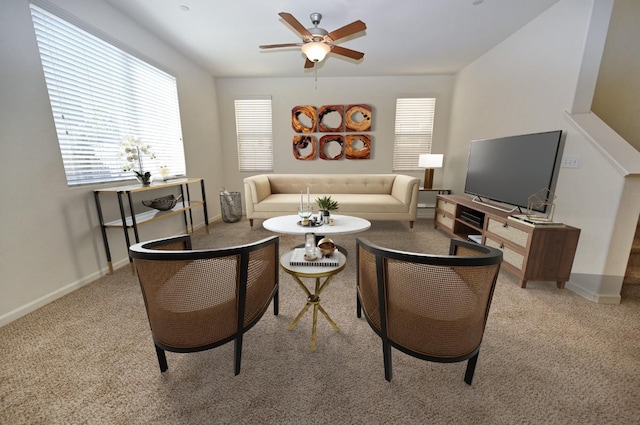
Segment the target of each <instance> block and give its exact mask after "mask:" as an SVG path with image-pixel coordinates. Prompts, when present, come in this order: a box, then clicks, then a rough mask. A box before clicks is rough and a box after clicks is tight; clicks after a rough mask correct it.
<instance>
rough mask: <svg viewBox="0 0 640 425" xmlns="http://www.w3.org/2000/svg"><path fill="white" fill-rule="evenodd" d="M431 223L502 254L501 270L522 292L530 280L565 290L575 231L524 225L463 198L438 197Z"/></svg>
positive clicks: (569, 270) (455, 196)
mask: <svg viewBox="0 0 640 425" xmlns="http://www.w3.org/2000/svg"><path fill="white" fill-rule="evenodd" d="M433 223H434V227H435V228H436V229H440V230H442V231H443V232H445V233H447V234H449V235H451V236H452V237H456V238H461V239H471V240H473V239H476V240H480V241H481V243H482V244H485V245H487V246H492V247H495V248H499V249H500V250H502V252H503V262H502V269H504V270H507V271H508V272H511V273H513V274H515V275H516V276H517V277H518V278H519V280H520V286H521V287H523V288H525V287H526V285H527V281H529V280H534V281H554V282H556V284H557V286H558V288H564V285H565V283H566V282H567V281H568V280H569V277H570V275H571V267H572V266H573V258H574V256H575V253H576V248H577V246H578V238H579V236H580V229H578V228H576V227H572V226H568V225H565V224H559V223H558V224H544V225H535V226H534V225H530V224H526V223H523V222H522V221H519V220H516V219H514V218H513V217H512V215H511V213H509V212H503V211H500V210H497V209H495V208H492V207H489V206H485V205H482V204H480V203H476V202H473V200H472V199H471V198H469V197H468V196H464V195H438V197H437V200H436V209H435V216H434V221H433ZM474 235H475V237H474ZM469 236H471V238H469Z"/></svg>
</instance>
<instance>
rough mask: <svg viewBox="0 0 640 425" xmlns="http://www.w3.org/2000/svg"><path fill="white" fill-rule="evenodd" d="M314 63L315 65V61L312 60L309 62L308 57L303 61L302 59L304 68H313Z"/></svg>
mask: <svg viewBox="0 0 640 425" xmlns="http://www.w3.org/2000/svg"><path fill="white" fill-rule="evenodd" d="M314 65H315V63H314V62H311V61H310V60H309V59H307V60H305V61H304V68H305V69H307V68H313V66H314Z"/></svg>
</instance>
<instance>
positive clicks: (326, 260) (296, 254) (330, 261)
mask: <svg viewBox="0 0 640 425" xmlns="http://www.w3.org/2000/svg"><path fill="white" fill-rule="evenodd" d="M336 252H337V251H336ZM304 254H305V249H304V248H295V249H294V250H293V254H291V259H290V260H289V265H290V266H310V267H338V266H339V265H340V261H339V259H338V255H337V254H335V253H334V254H333V255H332V256H331V257H322V254H320V252H319V251H318V253H317V255H318V259H317V260H313V261H309V260H305V258H304Z"/></svg>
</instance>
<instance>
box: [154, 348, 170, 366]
mask: <svg viewBox="0 0 640 425" xmlns="http://www.w3.org/2000/svg"><path fill="white" fill-rule="evenodd" d="M155 347H156V355H157V356H158V365H160V372H165V371H166V370H167V369H169V365H168V364H167V355H166V354H165V352H164V350H163V349H162V348H158V346H157V345H156V346H155Z"/></svg>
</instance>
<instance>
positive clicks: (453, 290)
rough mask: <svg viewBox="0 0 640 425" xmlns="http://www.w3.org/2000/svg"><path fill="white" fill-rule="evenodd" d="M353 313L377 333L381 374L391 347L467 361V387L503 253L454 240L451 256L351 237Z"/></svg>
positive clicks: (388, 362)
mask: <svg viewBox="0 0 640 425" xmlns="http://www.w3.org/2000/svg"><path fill="white" fill-rule="evenodd" d="M356 254H357V306H356V308H357V311H356V313H357V316H358V317H359V318H360V317H362V313H361V312H362V311H363V310H364V314H365V318H366V320H367V322H369V325H370V326H371V328H372V329H373V330H374V331H375V332H376V333H377V334H378V336H380V338H382V352H383V358H384V376H385V379H386V380H387V381H391V378H392V368H391V347H394V348H396V349H398V350H400V351H402V352H404V353H406V354H408V355H410V356H413V357H417V358H420V359H423V360H428V361H433V362H444V363H451V362H461V361H464V360H468V361H467V368H466V373H465V377H464V381H465V382H466V383H467V384H469V385H471V382H472V380H473V374H474V371H475V367H476V362H477V361H478V354H479V352H480V343H481V342H482V337H483V334H484V329H485V324H486V321H487V316H488V314H489V307H490V305H491V299H492V297H493V291H494V289H495V285H496V279H497V277H498V271H499V269H500V264H501V263H502V251H500V250H498V249H495V248H491V247H487V246H484V245H480V244H476V243H473V242H468V241H462V240H457V239H452V240H451V245H450V251H449V255H442V256H440V255H429V254H420V253H412V252H403V251H395V250H391V249H386V248H382V247H380V246H376V245H373V244H371V243H370V242H368V241H367V240H365V239H361V238H357V252H356Z"/></svg>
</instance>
